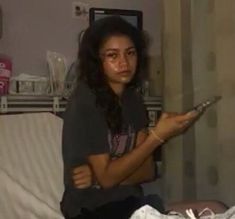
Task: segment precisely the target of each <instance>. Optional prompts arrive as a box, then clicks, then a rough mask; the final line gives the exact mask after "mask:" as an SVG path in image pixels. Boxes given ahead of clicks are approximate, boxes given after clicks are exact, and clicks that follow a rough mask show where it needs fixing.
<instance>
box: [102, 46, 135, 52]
mask: <svg viewBox="0 0 235 219" xmlns="http://www.w3.org/2000/svg"><path fill="white" fill-rule="evenodd" d="M131 49H136V48H135V47H134V46H130V47H127V48H125V50H126V51H127V50H131ZM104 51H105V52H109V51H120V49H119V48H107V49H104Z"/></svg>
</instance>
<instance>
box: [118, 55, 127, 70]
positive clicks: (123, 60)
mask: <svg viewBox="0 0 235 219" xmlns="http://www.w3.org/2000/svg"><path fill="white" fill-rule="evenodd" d="M119 64H120V67H122V68H127V67H128V65H129V61H128V58H127V57H126V56H125V55H121V56H120V60H119Z"/></svg>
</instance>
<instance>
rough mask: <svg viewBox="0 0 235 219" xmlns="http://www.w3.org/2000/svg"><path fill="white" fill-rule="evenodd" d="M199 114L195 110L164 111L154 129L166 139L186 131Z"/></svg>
mask: <svg viewBox="0 0 235 219" xmlns="http://www.w3.org/2000/svg"><path fill="white" fill-rule="evenodd" d="M199 116H200V113H198V112H196V111H194V110H193V111H190V112H187V113H184V114H179V113H166V112H164V113H162V115H161V117H160V118H159V120H158V121H157V123H156V125H155V127H154V128H153V129H152V130H153V131H154V132H155V133H156V135H158V136H159V137H160V138H161V139H162V140H164V141H166V140H168V139H169V138H171V137H173V136H176V135H178V134H181V133H182V132H184V131H185V130H186V129H187V128H188V127H189V126H190V125H192V123H193V122H194V121H195V120H196V119H197V118H198V117H199Z"/></svg>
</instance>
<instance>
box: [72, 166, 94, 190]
mask: <svg viewBox="0 0 235 219" xmlns="http://www.w3.org/2000/svg"><path fill="white" fill-rule="evenodd" d="M72 180H73V184H74V186H75V188H77V189H86V188H89V187H90V186H92V182H93V175H92V171H91V168H90V166H89V165H87V164H84V165H81V166H78V167H75V168H74V169H73V175H72Z"/></svg>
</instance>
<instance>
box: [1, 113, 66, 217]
mask: <svg viewBox="0 0 235 219" xmlns="http://www.w3.org/2000/svg"><path fill="white" fill-rule="evenodd" d="M61 131H62V119H60V118H59V117H57V116H55V115H53V114H51V113H26V114H16V115H0V192H1V195H0V203H1V204H0V218H6V219H63V216H62V215H61V212H60V206H59V202H60V200H61V196H62V193H63V163H62V156H61Z"/></svg>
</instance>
